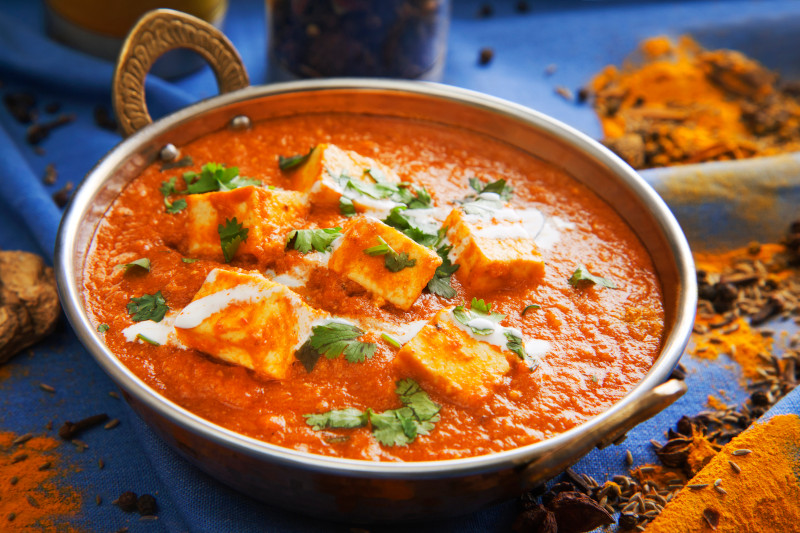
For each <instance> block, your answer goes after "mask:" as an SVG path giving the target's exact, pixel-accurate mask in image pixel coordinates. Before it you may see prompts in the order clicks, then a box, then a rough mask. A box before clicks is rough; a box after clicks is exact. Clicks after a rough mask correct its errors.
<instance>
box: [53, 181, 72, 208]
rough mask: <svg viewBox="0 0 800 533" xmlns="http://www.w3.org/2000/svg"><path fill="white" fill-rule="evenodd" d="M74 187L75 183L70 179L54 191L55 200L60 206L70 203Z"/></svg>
mask: <svg viewBox="0 0 800 533" xmlns="http://www.w3.org/2000/svg"><path fill="white" fill-rule="evenodd" d="M74 187H75V185H73V184H72V182H71V181H68V182H67V183H65V184H64V186H63V187H62V188H60V189H59V190H57V191H56V192H55V193H53V201H54V202H55V203H56V205H57V206H58V207H64V206H65V205H67V204H68V203H69V199H70V198H71V197H72V189H73V188H74Z"/></svg>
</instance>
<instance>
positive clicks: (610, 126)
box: [590, 37, 800, 168]
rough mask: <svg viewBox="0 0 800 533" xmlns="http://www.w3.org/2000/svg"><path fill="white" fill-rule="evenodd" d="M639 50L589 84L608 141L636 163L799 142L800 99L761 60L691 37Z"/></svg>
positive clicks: (732, 155) (731, 155)
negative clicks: (705, 46) (636, 56)
mask: <svg viewBox="0 0 800 533" xmlns="http://www.w3.org/2000/svg"><path fill="white" fill-rule="evenodd" d="M639 55H640V56H641V61H640V62H634V61H629V62H628V63H627V64H626V65H625V66H623V68H622V69H618V68H617V67H615V66H608V67H606V68H605V69H604V70H603V71H601V72H600V73H599V74H597V75H596V76H595V77H594V79H593V80H592V82H591V85H590V92H591V93H593V94H594V108H595V110H596V112H597V113H598V115H599V117H600V120H601V123H602V127H603V134H604V137H605V138H604V141H603V142H604V143H605V144H606V145H607V146H609V147H610V148H611V149H612V150H614V151H616V152H617V153H618V154H619V155H620V156H621V157H622V158H623V159H626V160H627V161H628V163H630V164H631V165H632V166H634V167H635V168H650V167H658V166H669V165H676V164H685V163H698V162H703V161H715V160H726V159H742V158H746V157H754V156H765V155H773V154H778V153H783V152H790V151H796V150H800V133H798V132H800V130H798V126H800V99H799V98H798V95H797V94H796V91H795V90H794V88H793V87H788V86H786V87H782V88H779V87H778V86H777V85H776V82H777V80H778V75H777V74H776V73H774V72H771V71H769V70H767V69H766V68H764V67H763V66H762V65H760V64H759V63H757V62H756V61H754V60H752V59H750V58H748V57H746V56H745V55H743V54H741V53H739V52H735V51H731V50H716V51H705V50H703V49H702V48H701V47H700V46H699V45H698V44H697V43H695V42H694V41H693V40H691V39H690V38H688V37H682V38H680V39H679V40H678V42H677V44H674V43H673V42H672V41H671V40H670V39H668V38H666V37H656V38H653V39H649V40H646V41H644V42H643V43H642V44H641V46H640V51H639Z"/></svg>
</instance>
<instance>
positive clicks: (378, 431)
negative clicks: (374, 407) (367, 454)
mask: <svg viewBox="0 0 800 533" xmlns="http://www.w3.org/2000/svg"><path fill="white" fill-rule="evenodd" d="M398 411H399V409H398V410H392V411H386V412H384V413H370V414H369V422H370V424H372V435H373V436H374V437H375V439H376V440H377V441H378V442H380V443H381V444H383V445H384V446H406V445H407V444H408V443H409V442H411V441H412V440H413V439H414V438H416V436H417V432H416V428H415V427H413V424H409V423H408V422H406V426H407V427H408V426H411V427H410V428H409V430H407V429H406V428H404V427H403V422H402V421H401V419H400V418H398V416H397V412H398ZM409 411H410V409H409ZM405 418H406V420H407V421H408V417H405ZM406 431H408V432H409V433H412V437H411V438H409V436H408V433H407V432H406Z"/></svg>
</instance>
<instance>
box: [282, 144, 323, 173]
mask: <svg viewBox="0 0 800 533" xmlns="http://www.w3.org/2000/svg"><path fill="white" fill-rule="evenodd" d="M314 148H316V146H312V147H311V148H310V149H309V150H308V153H307V154H297V155H292V156H289V157H284V156H282V155H279V156H278V167H279V168H280V169H281V170H292V169H293V168H297V167H299V166H300V165H302V164H304V163H305V162H306V161H308V158H309V157H311V154H312V153H313V152H314Z"/></svg>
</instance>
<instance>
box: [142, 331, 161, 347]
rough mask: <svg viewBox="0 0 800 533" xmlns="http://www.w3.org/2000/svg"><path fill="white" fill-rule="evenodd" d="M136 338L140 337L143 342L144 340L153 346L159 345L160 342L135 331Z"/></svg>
mask: <svg viewBox="0 0 800 533" xmlns="http://www.w3.org/2000/svg"><path fill="white" fill-rule="evenodd" d="M136 338H137V339H141V340H143V341H144V342H146V343H147V344H152V345H153V346H161V343H158V342H156V341H154V340H153V339H151V338H148V337H145V336H144V335H142V334H141V333H137V334H136Z"/></svg>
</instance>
